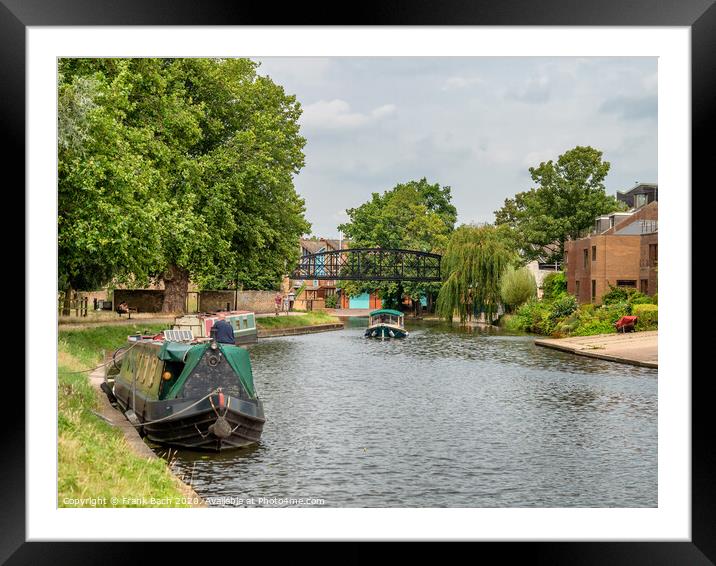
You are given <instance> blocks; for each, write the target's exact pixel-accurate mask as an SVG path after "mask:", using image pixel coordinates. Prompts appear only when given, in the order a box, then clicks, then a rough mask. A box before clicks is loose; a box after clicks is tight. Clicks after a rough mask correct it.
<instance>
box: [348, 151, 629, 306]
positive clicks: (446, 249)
mask: <svg viewBox="0 0 716 566" xmlns="http://www.w3.org/2000/svg"><path fill="white" fill-rule="evenodd" d="M609 167H610V164H609V162H607V161H604V160H603V156H602V152H601V151H599V150H597V149H594V148H592V147H588V146H577V147H575V148H573V149H571V150H569V151H566V152H565V153H564V154H562V155H560V156H559V157H558V158H557V159H556V161H552V160H550V161H547V162H542V163H540V164H539V165H538V166H537V167H531V168H530V169H529V172H530V176H531V178H532V181H533V182H534V184H535V186H534V187H533V188H531V189H528V190H527V191H524V192H519V193H517V194H516V195H515V196H514V197H512V198H507V199H505V201H504V204H503V206H502V207H501V208H500V209H499V210H497V211H495V220H494V222H493V223H490V224H484V225H480V226H478V225H475V224H463V225H461V226H459V227H456V226H455V224H456V222H457V210H456V208H455V206H453V205H452V202H451V201H452V194H451V188H450V187H449V186H441V185H440V184H438V183H435V184H430V183H428V181H427V180H426V179H425V178H423V179H421V180H419V181H411V182H408V183H401V184H398V185H396V186H395V187H394V188H392V189H390V190H388V191H385V192H384V193H383V194H379V193H373V195H372V196H371V199H370V200H369V201H367V202H366V203H364V204H362V205H361V206H359V207H357V208H352V209H348V210H347V211H346V212H347V214H348V217H349V221H348V222H346V223H344V224H341V225H340V226H339V227H338V228H339V230H341V231H342V232H343V233H344V234H345V235H346V236H347V237H348V238H349V239H350V240H351V245H352V246H354V247H383V248H406V249H415V250H420V251H426V252H433V253H439V254H441V255H442V256H443V259H442V266H441V270H442V274H443V281H442V282H441V283H409V282H403V283H393V282H380V281H374V282H371V281H365V282H348V283H345V284H343V288H344V289H345V291H346V292H347V293H348V294H350V295H355V294H359V293H361V292H365V291H375V290H377V291H378V293H379V296H380V297H381V299H382V300H383V302H384V304H386V306H390V307H397V306H398V305H399V304H400V302H401V301H402V298H403V297H409V298H410V299H412V300H413V301H414V302H416V301H418V300H420V298H421V297H423V296H429V297H431V296H437V301H436V305H435V306H436V312H437V313H438V314H439V315H440V316H442V317H444V318H447V319H452V317H453V316H454V314H457V315H458V316H459V317H460V319H461V320H465V319H466V318H467V317H469V316H471V315H472V314H476V313H479V312H484V313H485V314H486V316H487V317H488V319H489V317H491V316H492V315H493V314H494V313H496V312H497V309H498V306H499V305H500V304H505V298H504V297H505V296H506V297H508V302H510V301H519V300H520V299H519V297H520V295H521V294H522V295H524V294H525V293H533V292H536V288H535V287H534V285H533V284H532V283H530V281H529V278H528V277H526V274H525V273H524V272H520V268H521V267H523V266H524V265H526V264H527V263H529V262H530V261H533V260H539V261H543V262H546V263H562V261H563V257H564V244H565V242H566V241H567V240H568V239H570V238H576V237H578V236H579V235H580V233H581V232H582V231H583V230H585V229H588V228H589V227H591V226H592V224H593V222H594V218H595V217H596V216H599V215H602V214H607V213H610V212H613V211H616V210H623V209H624V205H623V203H620V202H619V201H617V200H616V198H615V197H613V196H610V195H607V194H606V189H605V186H604V180H605V178H606V176H607V174H608V172H609ZM526 298H527V297H525V299H526Z"/></svg>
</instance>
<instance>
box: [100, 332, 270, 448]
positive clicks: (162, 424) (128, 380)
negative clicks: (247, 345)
mask: <svg viewBox="0 0 716 566" xmlns="http://www.w3.org/2000/svg"><path fill="white" fill-rule="evenodd" d="M171 332H172V331H167V333H171ZM186 334H187V335H188V337H190V338H191V335H190V334H189V333H188V332H186ZM170 335H171V334H170ZM165 336H166V335H165V334H160V335H156V336H130V337H129V338H128V343H127V345H126V346H125V347H124V348H122V349H121V350H119V351H118V352H116V353H115V356H114V359H115V361H114V362H113V363H112V364H110V365H109V367H108V369H107V374H106V381H107V385H108V387H110V388H111V393H112V395H113V396H114V397H115V398H116V400H117V403H118V404H119V406H120V408H121V409H122V410H123V411H125V413H126V414H127V417H128V418H129V420H130V421H131V422H134V424H135V426H137V428H138V429H139V431H140V433H141V434H142V435H144V436H146V437H147V438H148V439H149V440H151V441H153V442H156V443H159V444H166V445H169V446H177V447H181V448H190V449H201V450H214V451H223V450H227V449H231V448H241V447H243V446H248V445H251V444H255V443H257V442H258V441H259V439H260V437H261V432H262V431H263V426H264V422H265V416H264V410H263V404H262V402H261V400H260V399H259V397H258V395H257V394H256V391H255V389H254V382H253V375H252V372H251V362H250V360H249V353H248V351H246V350H245V349H244V348H240V347H238V346H235V345H232V344H221V343H218V342H216V341H215V340H213V339H210V340H195V339H193V338H192V339H190V340H187V341H184V342H179V341H170V340H166V339H165ZM117 360H118V361H117Z"/></svg>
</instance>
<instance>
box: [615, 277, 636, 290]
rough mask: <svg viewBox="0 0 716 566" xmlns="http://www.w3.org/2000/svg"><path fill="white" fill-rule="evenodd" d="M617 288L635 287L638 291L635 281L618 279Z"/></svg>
mask: <svg viewBox="0 0 716 566" xmlns="http://www.w3.org/2000/svg"><path fill="white" fill-rule="evenodd" d="M617 287H633V288H634V289H636V281H635V280H634V279H617Z"/></svg>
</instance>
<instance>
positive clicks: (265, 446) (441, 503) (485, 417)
mask: <svg viewBox="0 0 716 566" xmlns="http://www.w3.org/2000/svg"><path fill="white" fill-rule="evenodd" d="M366 323H367V322H366V319H357V318H355V319H347V321H346V329H345V330H342V331H337V332H325V333H320V334H307V335H303V336H292V337H284V338H271V339H265V340H261V341H260V342H259V343H258V344H256V345H252V346H250V347H249V351H250V355H251V361H252V367H253V372H254V381H255V384H256V389H257V391H258V393H259V396H260V397H261V398H262V399H263V403H264V409H265V412H266V418H267V422H266V425H265V427H264V432H263V436H262V441H261V444H260V445H258V446H256V447H254V448H249V449H245V450H243V451H239V452H227V453H222V454H205V453H193V452H181V451H180V452H178V453H176V454H175V453H174V452H172V454H171V456H170V457H169V458H170V460H171V462H172V466H173V469H174V470H175V472H176V473H177V474H178V475H179V476H180V477H182V478H183V479H184V480H185V481H187V482H191V484H192V486H193V487H194V489H195V490H196V491H197V493H199V495H201V496H203V497H207V498H211V503H212V504H218V505H222V504H223V505H237V504H238V505H243V506H290V507H295V506H313V507H655V506H657V503H658V501H657V371H656V370H653V369H646V368H639V367H634V366H629V365H623V364H616V363H613V362H607V361H601V360H596V359H593V358H586V357H580V356H575V355H573V354H568V353H564V352H559V351H556V350H551V349H546V348H540V347H537V346H535V345H534V344H533V339H532V338H531V337H529V336H512V335H507V334H504V333H502V332H501V331H499V330H497V329H484V328H480V329H464V328H463V329H460V328H456V327H451V326H449V325H446V324H441V323H432V324H429V323H422V324H413V325H410V324H409V325H408V329H409V331H410V336H409V337H408V338H407V339H405V340H386V341H380V340H375V339H366V338H364V337H363V330H364V328H365V326H366ZM251 498H253V502H251V501H250V499H251Z"/></svg>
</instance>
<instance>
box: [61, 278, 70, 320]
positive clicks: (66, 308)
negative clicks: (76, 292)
mask: <svg viewBox="0 0 716 566" xmlns="http://www.w3.org/2000/svg"><path fill="white" fill-rule="evenodd" d="M71 307H72V286H71V285H67V289H65V296H64V298H63V301H62V316H70V308H71Z"/></svg>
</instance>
